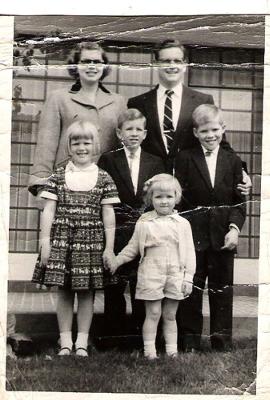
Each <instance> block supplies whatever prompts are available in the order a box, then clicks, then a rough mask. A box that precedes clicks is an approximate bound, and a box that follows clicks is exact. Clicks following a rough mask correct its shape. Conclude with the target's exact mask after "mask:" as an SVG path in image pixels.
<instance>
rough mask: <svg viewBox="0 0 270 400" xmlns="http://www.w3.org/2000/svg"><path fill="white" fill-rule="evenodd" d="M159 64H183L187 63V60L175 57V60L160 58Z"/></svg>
mask: <svg viewBox="0 0 270 400" xmlns="http://www.w3.org/2000/svg"><path fill="white" fill-rule="evenodd" d="M157 64H159V65H170V64H178V65H183V64H186V62H185V60H179V59H175V60H158V61H157Z"/></svg>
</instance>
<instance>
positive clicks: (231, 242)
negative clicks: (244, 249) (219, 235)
mask: <svg viewBox="0 0 270 400" xmlns="http://www.w3.org/2000/svg"><path fill="white" fill-rule="evenodd" d="M238 236H239V233H238V231H237V230H236V229H235V228H231V229H230V230H229V232H228V233H227V234H226V236H225V238H224V246H223V247H221V250H233V249H235V248H236V246H237V245H238Z"/></svg>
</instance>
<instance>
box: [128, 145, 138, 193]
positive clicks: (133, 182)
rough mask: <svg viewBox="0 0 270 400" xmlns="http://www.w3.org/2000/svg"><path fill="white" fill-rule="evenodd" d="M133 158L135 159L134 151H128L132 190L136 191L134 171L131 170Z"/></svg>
mask: <svg viewBox="0 0 270 400" xmlns="http://www.w3.org/2000/svg"><path fill="white" fill-rule="evenodd" d="M134 159H135V154H134V153H129V155H128V160H129V162H128V165H129V171H130V176H131V180H132V184H133V188H134V192H135V193H136V190H137V188H136V183H135V179H134V171H133V163H134Z"/></svg>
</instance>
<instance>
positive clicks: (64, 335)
mask: <svg viewBox="0 0 270 400" xmlns="http://www.w3.org/2000/svg"><path fill="white" fill-rule="evenodd" d="M60 346H61V348H63V347H67V348H68V349H70V350H71V349H72V346H73V343H72V334H71V331H67V332H60Z"/></svg>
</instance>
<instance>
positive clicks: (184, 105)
mask: <svg viewBox="0 0 270 400" xmlns="http://www.w3.org/2000/svg"><path fill="white" fill-rule="evenodd" d="M193 97H194V93H193V92H192V91H190V89H189V88H187V87H186V86H184V85H183V89H182V99H181V108H180V112H179V117H178V123H177V126H176V135H175V143H174V145H173V147H175V146H176V147H177V148H180V149H181V148H182V144H183V143H184V139H185V132H184V127H185V126H186V125H187V120H188V119H189V118H190V112H191V111H190V109H191V108H192V104H193Z"/></svg>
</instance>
